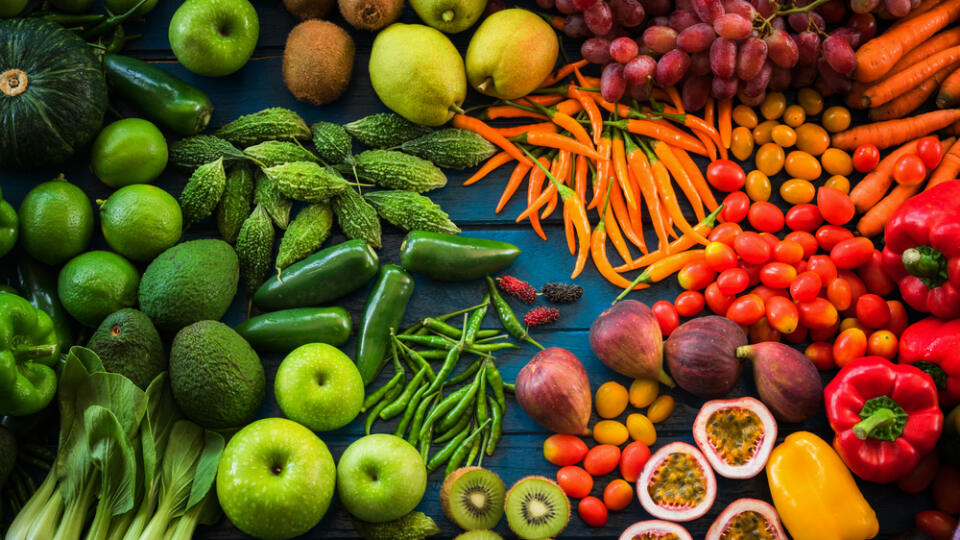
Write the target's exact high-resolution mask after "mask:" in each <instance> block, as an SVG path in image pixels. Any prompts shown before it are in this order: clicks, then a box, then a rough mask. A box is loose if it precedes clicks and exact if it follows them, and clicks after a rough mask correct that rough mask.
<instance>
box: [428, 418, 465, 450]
mask: <svg viewBox="0 0 960 540" xmlns="http://www.w3.org/2000/svg"><path fill="white" fill-rule="evenodd" d="M471 420H472V419H471V418H470V417H469V416H467V415H463V417H462V418H460V419H459V420H457V423H455V424H453V425H452V426H450V427H449V428H446V429H443V428H441V427H440V425H439V424H438V425H437V426H436V427H435V429H436V430H437V431H439V433H440V434H439V435H437V436H436V437H434V438H433V443H434V444H443V443H445V442H447V441H449V440H450V439H452V438H453V437H454V436H456V435H457V433H460V432H461V431H463V430H464V429H465V428H466V427H467V426H468V425H469V424H470V421H471ZM435 433H436V432H435Z"/></svg>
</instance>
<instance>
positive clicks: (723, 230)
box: [707, 223, 743, 246]
mask: <svg viewBox="0 0 960 540" xmlns="http://www.w3.org/2000/svg"><path fill="white" fill-rule="evenodd" d="M742 232H743V229H741V228H740V226H739V225H737V224H736V223H721V224H719V225H717V226H716V227H714V228H713V230H712V231H710V236H708V237H707V240H710V241H711V242H722V243H724V244H726V245H728V246H733V239H734V238H736V237H737V236H740V233H742Z"/></svg>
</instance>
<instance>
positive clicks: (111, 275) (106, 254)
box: [57, 251, 140, 328]
mask: <svg viewBox="0 0 960 540" xmlns="http://www.w3.org/2000/svg"><path fill="white" fill-rule="evenodd" d="M139 284H140V273H139V272H137V269H136V268H134V267H133V265H132V264H130V261H128V260H126V259H124V258H123V257H121V256H120V255H117V254H116V253H112V252H110V251H90V252H87V253H84V254H83V255H78V256H76V257H74V258H73V259H71V260H70V262H68V263H67V264H66V265H64V267H63V269H61V270H60V277H59V279H58V280H57V295H58V296H59V297H60V302H61V303H62V304H63V307H64V309H66V310H67V313H69V314H70V315H71V316H72V317H73V318H74V319H76V320H78V321H80V323H81V324H83V325H85V326H89V327H91V328H95V327H96V326H97V325H99V324H100V321H102V320H103V319H104V318H105V317H106V316H107V315H109V314H111V313H113V312H114V311H117V310H119V309H123V308H127V307H133V305H134V304H136V302H137V286H138V285H139Z"/></svg>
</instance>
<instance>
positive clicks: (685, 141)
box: [607, 119, 707, 157]
mask: <svg viewBox="0 0 960 540" xmlns="http://www.w3.org/2000/svg"><path fill="white" fill-rule="evenodd" d="M607 125H613V126H615V127H621V128H626V130H627V131H629V132H630V133H633V134H634V135H643V136H645V137H650V138H651V139H657V140H658V141H663V142H666V143H670V144H671V145H673V146H679V147H680V148H683V149H684V150H687V151H688V152H693V153H695V154H699V155H701V156H704V157H706V156H707V149H706V147H704V146H703V143H702V142H700V140H699V139H697V138H696V137H694V136H692V135H690V134H688V133H684V132H683V131H682V130H680V129H677V128H675V127H673V126H671V125H669V124H667V123H666V122H664V123H657V122H654V121H652V120H632V119H631V120H626V121H623V120H621V121H619V122H607Z"/></svg>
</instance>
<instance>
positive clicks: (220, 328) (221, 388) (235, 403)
mask: <svg viewBox="0 0 960 540" xmlns="http://www.w3.org/2000/svg"><path fill="white" fill-rule="evenodd" d="M170 386H171V388H172V389H173V398H174V399H175V400H176V401H177V404H178V405H180V409H182V410H183V413H184V414H185V415H186V416H187V418H189V419H190V420H193V421H194V422H196V423H197V424H199V425H201V426H203V427H206V428H210V429H224V428H232V427H239V426H243V425H245V424H247V423H248V422H250V421H251V420H253V418H254V417H255V416H256V414H257V412H258V411H259V410H260V405H261V404H262V403H263V397H264V386H265V381H264V375H263V365H262V364H261V363H260V357H259V356H257V353H256V352H254V350H253V347H251V346H250V344H249V343H247V341H246V340H244V339H243V338H242V337H240V334H238V333H236V332H235V331H234V330H233V329H232V328H230V327H229V326H227V325H225V324H223V323H221V322H218V321H200V322H197V323H194V324H191V325H190V326H187V327H186V328H184V329H183V330H180V332H179V333H177V335H176V337H175V338H174V339H173V345H172V346H171V348H170Z"/></svg>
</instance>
